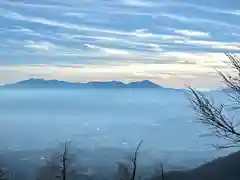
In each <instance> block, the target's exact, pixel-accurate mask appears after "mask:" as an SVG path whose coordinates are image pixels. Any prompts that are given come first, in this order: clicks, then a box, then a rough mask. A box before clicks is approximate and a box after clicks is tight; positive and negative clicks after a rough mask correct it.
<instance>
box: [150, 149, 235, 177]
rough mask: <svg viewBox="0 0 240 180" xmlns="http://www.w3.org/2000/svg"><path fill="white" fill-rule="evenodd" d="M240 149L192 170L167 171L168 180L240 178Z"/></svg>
mask: <svg viewBox="0 0 240 180" xmlns="http://www.w3.org/2000/svg"><path fill="white" fill-rule="evenodd" d="M239 167H240V151H239V152H236V153H233V154H230V155H228V156H226V157H222V158H218V159H216V160H213V161H212V162H209V163H206V164H204V165H202V166H200V167H198V168H196V169H193V170H190V171H185V172H181V171H179V172H178V171H175V172H168V173H166V180H194V179H196V180H197V179H203V180H239V179H240V171H239ZM153 179H154V178H153Z"/></svg>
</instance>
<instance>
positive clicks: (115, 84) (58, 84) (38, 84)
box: [2, 78, 164, 88]
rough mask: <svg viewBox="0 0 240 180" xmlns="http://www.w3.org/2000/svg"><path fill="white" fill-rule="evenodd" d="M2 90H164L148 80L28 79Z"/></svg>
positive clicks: (4, 86) (5, 86)
mask: <svg viewBox="0 0 240 180" xmlns="http://www.w3.org/2000/svg"><path fill="white" fill-rule="evenodd" d="M2 87H3V88H164V87H162V86H159V85H157V84H155V83H153V82H151V81H149V80H143V81H138V82H130V83H123V82H121V81H106V82H101V81H91V82H87V83H72V82H66V81H58V80H44V79H34V78H31V79H28V80H23V81H19V82H16V83H13V84H6V85H3V86H2Z"/></svg>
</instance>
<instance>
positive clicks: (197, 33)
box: [174, 29, 210, 37]
mask: <svg viewBox="0 0 240 180" xmlns="http://www.w3.org/2000/svg"><path fill="white" fill-rule="evenodd" d="M174 32H175V33H177V34H181V35H184V36H190V37H210V34H209V33H208V32H201V31H192V30H182V29H176V30H175V31H174Z"/></svg>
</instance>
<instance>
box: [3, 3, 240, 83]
mask: <svg viewBox="0 0 240 180" xmlns="http://www.w3.org/2000/svg"><path fill="white" fill-rule="evenodd" d="M239 19H240V1H239V0H211V1H209V0H67V1H66V0H64V1H63V0H41V1H39V0H38V1H37V0H1V1H0V42H1V43H0V48H1V51H0V83H1V84H4V83H10V82H15V81H19V80H22V79H27V78H31V77H36V78H44V79H60V80H67V81H73V82H80V81H81V82H82V81H109V80H121V81H126V82H128V81H138V80H143V79H149V80H152V81H154V82H156V83H159V84H162V85H165V86H170V87H183V86H185V84H188V85H192V86H195V87H218V86H219V85H220V80H219V78H218V77H217V75H216V69H218V70H221V71H224V72H229V71H230V69H229V67H228V66H227V65H226V64H227V63H228V60H227V58H226V57H225V56H224V54H223V53H224V52H234V53H236V54H238V53H240V21H239ZM206 79H208V81H206Z"/></svg>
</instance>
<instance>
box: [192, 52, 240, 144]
mask: <svg viewBox="0 0 240 180" xmlns="http://www.w3.org/2000/svg"><path fill="white" fill-rule="evenodd" d="M226 56H227V57H228V58H229V59H230V61H231V64H232V67H233V68H234V70H235V71H236V72H237V73H236V76H234V77H233V76H231V75H226V74H224V73H222V72H219V74H220V76H221V77H222V79H223V80H224V82H225V84H226V85H227V87H228V88H229V89H230V90H231V92H232V93H229V95H230V97H231V98H232V100H233V102H234V108H233V109H239V108H240V59H239V57H237V56H236V55H233V54H226ZM189 90H190V92H191V96H189V100H190V102H191V103H192V105H193V108H194V110H195V112H196V113H197V114H198V115H199V121H200V122H201V123H203V124H206V125H207V126H208V127H209V128H210V130H211V131H212V132H213V133H214V135H216V136H217V137H219V138H222V139H225V140H226V141H228V143H226V144H224V145H217V146H215V147H217V148H230V147H239V146H240V132H239V131H238V129H237V126H238V125H239V122H238V123H235V122H234V119H233V118H229V117H228V116H227V115H226V109H225V108H224V107H225V105H223V104H221V105H219V106H217V105H216V104H215V103H214V102H213V100H211V99H210V98H208V97H206V96H205V95H204V94H203V93H200V92H199V91H197V90H195V89H193V88H191V87H189Z"/></svg>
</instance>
